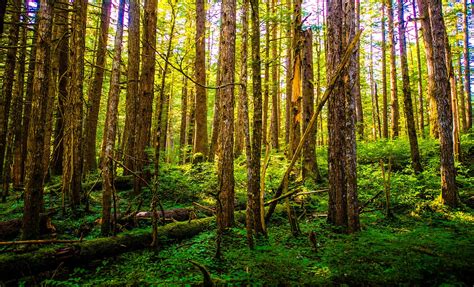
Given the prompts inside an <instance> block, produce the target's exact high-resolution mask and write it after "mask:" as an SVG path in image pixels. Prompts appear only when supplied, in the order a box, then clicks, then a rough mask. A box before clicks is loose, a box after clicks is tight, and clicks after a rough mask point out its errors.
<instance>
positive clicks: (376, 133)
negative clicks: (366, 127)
mask: <svg viewBox="0 0 474 287" xmlns="http://www.w3.org/2000/svg"><path fill="white" fill-rule="evenodd" d="M372 47H373V41H372V35H370V66H369V81H370V94H371V98H372V136H373V138H374V140H377V137H380V138H381V137H382V129H381V125H380V112H379V98H378V93H377V82H376V81H375V79H374V57H373V48H372Z"/></svg>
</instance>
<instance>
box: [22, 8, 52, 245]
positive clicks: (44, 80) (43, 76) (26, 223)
mask: <svg viewBox="0 0 474 287" xmlns="http://www.w3.org/2000/svg"><path fill="white" fill-rule="evenodd" d="M53 3H54V1H53V0H41V2H40V10H39V12H38V15H37V17H38V18H37V19H38V37H37V39H36V42H35V45H36V63H35V72H34V80H33V101H32V105H31V107H32V109H31V125H30V128H29V130H28V133H29V134H28V146H27V147H28V155H27V158H26V180H25V182H26V184H25V206H24V211H23V233H22V238H23V239H25V240H26V239H36V238H37V237H38V236H39V234H40V212H41V208H42V201H43V175H44V167H43V153H44V149H43V148H44V129H45V125H46V122H45V120H46V113H47V110H46V109H47V105H46V103H47V98H48V96H49V95H48V92H49V89H48V85H49V83H50V82H49V76H50V70H49V69H50V61H51V34H52V13H53Z"/></svg>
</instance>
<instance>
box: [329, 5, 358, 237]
mask: <svg viewBox="0 0 474 287" xmlns="http://www.w3.org/2000/svg"><path fill="white" fill-rule="evenodd" d="M354 26H355V25H354V1H349V3H348V5H345V6H343V5H342V2H341V1H336V0H334V1H329V3H328V16H327V27H328V34H327V37H328V41H327V43H328V44H327V49H328V50H327V55H326V63H327V70H328V79H330V78H332V77H334V75H335V72H336V70H335V67H336V66H337V64H338V63H339V62H340V61H341V57H342V56H343V52H344V50H343V47H347V46H348V45H349V42H348V40H350V39H351V38H352V37H354V34H353V33H355V31H354ZM354 65H356V63H355V61H354V58H353V57H352V58H351V61H350V63H349V67H348V70H349V71H350V70H351V69H352V67H353V66H354ZM351 66H352V67H351ZM353 81H354V78H351V77H350V73H349V72H348V71H346V72H344V73H343V75H342V77H341V78H340V79H339V80H338V82H337V84H336V87H335V88H334V91H333V94H334V96H333V97H330V98H329V103H328V104H329V106H328V111H329V113H328V131H329V139H328V142H329V147H328V150H329V157H328V164H329V213H328V221H329V222H330V223H332V224H334V225H337V226H342V227H346V228H348V231H349V232H356V231H358V230H359V229H360V226H359V213H358V209H359V208H358V201H357V178H356V153H355V149H356V142H355V107H354V106H355V101H354V97H353V95H352V94H351V92H350V89H351V87H352V85H353V84H354V82H353Z"/></svg>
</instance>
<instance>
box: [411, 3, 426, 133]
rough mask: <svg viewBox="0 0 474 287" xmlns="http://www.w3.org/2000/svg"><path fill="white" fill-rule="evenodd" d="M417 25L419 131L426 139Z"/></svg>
mask: <svg viewBox="0 0 474 287" xmlns="http://www.w3.org/2000/svg"><path fill="white" fill-rule="evenodd" d="M412 9H413V17H414V18H416V7H415V0H413V2H412ZM414 25H415V43H416V62H417V71H418V105H419V113H420V119H419V122H418V123H419V130H420V133H421V137H423V138H424V137H425V116H424V103H423V102H424V100H423V76H422V73H421V56H420V39H419V38H418V22H417V21H415V22H414Z"/></svg>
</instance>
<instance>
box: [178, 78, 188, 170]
mask: <svg viewBox="0 0 474 287" xmlns="http://www.w3.org/2000/svg"><path fill="white" fill-rule="evenodd" d="M183 78H184V79H183V81H184V85H183V88H182V90H181V123H180V127H179V149H180V152H179V154H180V160H179V162H180V163H184V162H185V159H186V128H187V125H186V124H187V122H186V118H187V115H188V79H186V78H185V77H183Z"/></svg>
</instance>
